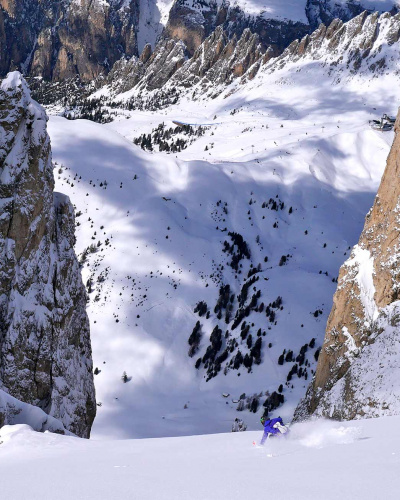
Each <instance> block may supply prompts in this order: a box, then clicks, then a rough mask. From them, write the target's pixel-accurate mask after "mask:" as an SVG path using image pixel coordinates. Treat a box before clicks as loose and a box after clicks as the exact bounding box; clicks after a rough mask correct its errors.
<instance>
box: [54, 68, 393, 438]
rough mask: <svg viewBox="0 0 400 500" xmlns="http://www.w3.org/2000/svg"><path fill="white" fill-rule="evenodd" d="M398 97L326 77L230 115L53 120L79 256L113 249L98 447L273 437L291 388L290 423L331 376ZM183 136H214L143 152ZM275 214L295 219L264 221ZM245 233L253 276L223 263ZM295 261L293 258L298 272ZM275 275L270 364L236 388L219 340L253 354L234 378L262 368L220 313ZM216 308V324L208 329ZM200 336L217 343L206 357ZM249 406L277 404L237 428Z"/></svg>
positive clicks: (59, 176) (100, 295) (387, 81)
mask: <svg viewBox="0 0 400 500" xmlns="http://www.w3.org/2000/svg"><path fill="white" fill-rule="evenodd" d="M299 64H300V63H299ZM397 88H398V83H397V80H396V79H395V78H394V77H391V76H384V75H383V76H380V77H379V78H372V79H369V78H368V77H357V78H356V77H352V78H347V79H346V77H345V75H342V76H341V81H338V79H337V78H336V79H335V78H334V76H333V77H330V76H327V75H326V74H325V72H324V70H323V69H321V68H320V67H319V66H318V65H317V64H307V65H305V66H304V67H303V68H302V71H299V67H298V66H296V65H289V66H288V67H286V68H285V69H283V70H280V71H277V72H275V73H273V74H270V75H268V74H262V73H261V72H260V73H259V74H258V75H257V76H256V78H255V79H254V80H253V81H252V82H250V83H247V84H246V85H239V84H238V83H237V82H236V83H234V84H232V85H231V86H230V87H229V88H227V89H226V90H225V91H224V92H223V93H222V94H221V95H219V96H218V97H217V98H215V99H210V98H209V97H208V98H207V97H206V96H205V99H204V100H203V101H196V102H192V101H191V100H189V99H188V98H182V100H181V102H180V103H178V104H177V105H174V106H171V107H170V108H168V109H165V110H161V111H158V112H154V113H152V112H139V111H131V112H129V111H122V110H121V111H120V114H119V116H118V117H117V118H116V119H115V121H113V122H112V123H109V124H107V125H100V124H96V123H93V122H89V121H84V120H75V121H69V120H66V119H64V118H62V117H59V116H51V117H50V121H49V133H50V136H51V141H52V148H53V158H54V161H55V162H57V165H56V167H55V177H56V190H57V191H61V192H63V193H65V194H67V195H69V196H70V198H71V200H72V202H73V203H74V205H75V206H76V214H77V219H76V220H77V224H78V226H77V244H76V251H77V253H78V254H81V255H82V253H83V252H84V251H85V249H87V248H88V247H89V246H90V245H92V244H93V245H95V248H94V250H96V251H95V253H90V252H89V253H87V252H86V253H87V258H86V261H85V263H84V266H83V277H84V282H85V283H88V285H89V292H90V293H89V296H90V302H89V305H88V313H89V317H90V320H91V332H92V344H93V356H94V366H95V367H97V368H98V371H99V373H98V374H97V375H96V376H95V383H96V390H97V401H98V414H97V418H96V420H95V423H94V427H93V436H94V437H96V438H98V437H107V438H110V437H117V438H136V437H139V438H145V437H164V436H182V435H193V434H205V433H216V432H229V431H230V430H231V426H232V422H233V420H234V418H235V417H240V418H242V419H243V420H244V421H245V423H246V424H247V426H248V429H249V430H251V429H257V428H258V426H259V418H260V415H261V413H262V411H263V407H262V404H263V402H264V400H265V392H266V391H268V392H269V393H270V394H271V393H272V392H273V391H277V390H278V386H279V385H280V384H282V385H283V392H282V393H283V395H284V397H285V403H284V405H283V406H281V407H280V408H278V410H276V413H275V415H277V414H280V415H281V416H282V417H283V418H284V419H286V420H290V418H291V417H292V414H293V411H294V408H295V406H296V405H297V403H298V401H299V399H300V397H302V396H303V395H304V392H305V389H306V387H307V385H308V383H309V382H310V380H311V377H312V370H314V369H315V366H316V361H315V353H316V350H317V349H318V348H319V347H320V346H321V344H322V341H323V337H324V330H325V325H326V320H327V316H328V314H329V312H330V309H331V305H332V296H333V293H334V291H335V288H336V283H335V278H336V277H337V275H338V270H339V267H340V265H341V264H342V263H343V262H344V261H345V259H346V258H347V256H348V254H349V247H351V246H352V245H354V244H355V243H356V242H357V240H358V237H359V234H360V232H361V229H362V226H363V222H364V217H365V215H366V213H367V212H368V210H369V208H370V207H371V205H372V203H373V199H374V196H375V194H376V191H377V188H378V185H379V182H380V178H381V175H382V172H383V169H384V167H385V162H386V157H387V154H388V152H389V149H390V145H391V143H392V140H393V133H392V132H387V133H380V132H377V131H373V130H371V129H370V127H369V125H368V120H369V119H371V118H377V117H378V118H379V117H380V116H381V115H382V113H384V112H386V113H389V114H396V111H397V103H398V97H397ZM172 120H181V121H184V122H188V123H201V124H207V125H208V127H207V130H206V132H205V134H204V135H203V136H202V137H200V138H197V139H196V140H195V141H194V142H193V143H192V144H191V145H190V146H189V147H188V148H187V149H185V150H183V151H182V152H181V153H176V154H166V153H158V152H147V151H142V150H141V149H140V148H139V147H138V146H136V145H134V144H133V142H132V141H133V139H134V138H136V137H138V136H140V135H141V134H143V133H150V132H151V130H152V129H153V128H155V127H157V126H158V125H159V124H160V123H165V125H166V126H167V127H174V125H173V123H172ZM271 198H272V199H274V200H278V201H282V202H284V208H282V210H278V211H275V210H271V209H270V208H268V207H265V205H264V208H263V204H264V203H266V202H268V201H269V200H270V199H271ZM225 204H226V205H225ZM224 207H226V210H225V211H224ZM290 207H292V210H291V211H290ZM228 231H235V232H238V233H240V234H241V235H242V236H243V238H244V240H245V241H246V242H247V244H248V248H249V249H250V251H251V258H250V259H243V260H242V261H241V264H242V265H243V267H242V269H240V271H241V273H237V272H236V271H234V270H233V269H232V268H231V267H229V265H228V264H229V261H230V259H231V257H230V256H229V255H227V254H226V253H224V252H223V251H222V249H223V244H224V241H225V240H228V241H229V237H228ZM98 242H100V246H99V247H97V245H98ZM282 256H289V257H287V261H286V263H285V265H282V266H280V265H279V264H280V262H281V258H282ZM265 257H268V261H267V262H265ZM259 264H260V268H261V271H260V272H259V273H257V276H258V277H259V280H258V281H257V283H256V284H255V286H256V287H257V288H256V290H259V291H260V293H261V298H259V299H258V304H260V301H262V302H263V303H264V304H265V306H266V305H267V304H268V303H271V302H273V301H275V300H276V299H277V297H278V296H280V297H282V301H283V302H282V303H283V310H276V317H275V320H274V321H272V322H271V321H270V320H269V319H268V318H267V317H266V316H265V313H263V314H260V313H259V312H253V311H252V312H251V314H250V316H249V318H246V320H247V321H248V323H250V324H251V325H253V324H254V326H252V327H251V332H252V335H253V342H254V340H255V339H257V336H256V332H257V330H258V329H259V328H261V329H262V331H263V332H265V336H262V340H263V344H262V354H261V358H262V362H261V364H260V365H255V364H253V366H252V370H251V373H248V370H247V369H246V368H244V367H243V365H242V366H241V367H240V368H239V369H238V370H235V369H232V367H231V368H230V369H229V370H227V373H226V375H224V370H223V368H224V366H225V364H223V366H222V370H221V371H220V372H219V373H218V375H217V376H216V377H215V378H212V379H211V380H209V381H208V382H206V370H205V369H204V368H203V365H201V367H200V369H198V370H197V369H196V368H195V366H194V365H195V362H196V360H197V359H198V357H199V356H200V357H201V356H203V355H204V353H205V351H206V348H207V345H208V344H209V336H210V334H211V331H212V329H213V328H214V327H215V326H216V325H219V326H220V328H221V329H222V331H223V332H224V333H225V331H226V330H229V331H230V332H231V333H230V339H236V341H237V343H238V346H237V347H236V348H235V351H234V352H233V354H232V355H231V356H230V357H229V358H228V360H227V362H229V361H230V359H232V358H233V357H234V356H236V354H237V352H238V350H241V352H242V354H243V356H244V354H245V353H246V352H248V348H247V345H246V341H245V340H242V339H241V337H240V332H241V330H240V327H238V328H236V329H235V330H232V331H231V330H230V328H231V327H232V321H233V318H231V320H230V323H229V325H227V324H225V321H224V318H222V319H221V320H218V318H217V316H216V315H215V314H214V312H213V310H214V306H215V304H216V301H217V299H218V293H219V288H220V286H221V285H222V284H229V285H230V287H231V292H233V293H234V294H235V295H238V294H239V293H240V291H241V288H242V286H243V283H244V282H245V281H246V277H247V274H248V271H249V270H250V269H251V266H253V269H254V268H256V267H257V266H258V265H259ZM250 297H251V295H250V296H249V299H248V301H250ZM236 300H237V299H236V298H235V301H234V304H235V309H234V311H233V313H235V310H236V307H237V303H236ZM199 301H206V303H207V305H208V309H209V311H210V313H211V315H210V317H209V319H206V317H205V316H203V317H201V318H199V316H198V315H197V314H195V313H194V311H193V310H194V307H195V306H196V304H197V303H198V302H199ZM197 320H200V321H201V324H202V332H203V335H202V340H201V344H200V350H199V352H198V353H197V354H196V355H195V356H194V357H193V358H190V357H189V356H188V349H189V344H188V338H189V336H190V334H191V332H192V330H193V328H194V326H195V324H196V321H197ZM313 338H314V339H315V345H314V347H313V348H310V347H309V348H308V350H307V353H306V359H307V363H306V365H307V379H306V377H305V376H304V374H303V375H302V377H300V378H299V377H297V375H295V376H293V378H292V380H291V381H289V382H288V383H286V380H287V375H288V372H289V371H290V370H291V368H292V367H293V365H294V362H285V363H284V364H283V365H279V364H278V358H279V356H280V355H281V354H282V352H283V350H284V349H286V352H287V351H288V350H289V349H290V350H293V352H294V355H295V356H296V354H298V353H299V350H300V348H301V347H302V346H303V345H304V344H306V343H308V344H309V343H310V341H311V339H313ZM227 342H228V341H226V340H225V339H223V347H222V349H221V352H222V350H223V349H224V348H225V345H226V343H227ZM123 372H126V374H127V377H128V382H127V383H123V382H122V381H121V376H122V374H123ZM242 393H246V395H247V396H251V395H253V394H261V397H260V401H259V402H260V406H259V409H258V411H257V413H256V414H254V413H251V412H249V411H243V412H240V413H239V412H237V411H236V407H237V400H238V399H239V396H240V395H241V394H242ZM223 394H225V396H226V395H229V396H227V397H224V396H223Z"/></svg>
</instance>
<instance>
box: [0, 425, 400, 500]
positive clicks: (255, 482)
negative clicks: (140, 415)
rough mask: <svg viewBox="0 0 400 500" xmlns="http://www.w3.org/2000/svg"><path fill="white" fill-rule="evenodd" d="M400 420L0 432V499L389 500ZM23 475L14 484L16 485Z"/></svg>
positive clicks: (398, 483)
mask: <svg viewBox="0 0 400 500" xmlns="http://www.w3.org/2000/svg"><path fill="white" fill-rule="evenodd" d="M399 425H400V417H387V418H377V419H370V420H362V421H351V422H345V423H339V422H332V421H318V422H315V423H305V424H296V425H294V426H293V427H292V429H291V434H290V435H289V437H288V438H286V439H280V440H275V441H273V440H270V441H267V444H266V445H265V446H264V447H259V446H254V445H253V441H256V442H258V441H259V439H260V437H261V432H244V433H233V434H218V435H215V434H214V435H204V436H190V437H179V438H163V439H143V440H122V441H111V440H110V441H109V440H102V441H96V440H90V441H87V440H83V439H78V438H73V437H65V436H59V435H55V434H50V433H45V434H40V433H37V432H33V431H32V430H31V429H30V428H29V427H28V426H25V425H18V426H5V427H3V428H2V429H1V430H0V474H1V481H0V497H1V498H4V499H8V500H26V499H27V498H29V499H30V500H54V499H57V500H71V499H72V498H73V499H75V500H83V499H84V500H103V499H104V500H105V499H107V500H110V499H118V500H128V499H129V500H154V499H158V500H188V499H190V500H222V499H229V500H239V499H243V498H269V499H274V500H281V499H282V500H288V499H295V498H296V499H298V500H303V499H304V500H317V499H318V500H320V499H324V500H337V499H338V498H340V499H341V500H347V499H348V500H350V499H351V500H358V499H363V500H378V499H379V500H381V499H385V500H392V499H393V500H394V499H397V498H399V493H398V492H399V488H400V476H399V474H398V471H399V467H400V434H399V433H398V432H397V431H396V429H398V427H399ZM22 478H23V481H22V480H21V479H22Z"/></svg>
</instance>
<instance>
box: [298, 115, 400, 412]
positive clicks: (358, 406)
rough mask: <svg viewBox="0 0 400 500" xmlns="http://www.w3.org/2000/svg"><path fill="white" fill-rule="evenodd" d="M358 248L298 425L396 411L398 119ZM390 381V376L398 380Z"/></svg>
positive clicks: (399, 369) (399, 399) (399, 356)
mask: <svg viewBox="0 0 400 500" xmlns="http://www.w3.org/2000/svg"><path fill="white" fill-rule="evenodd" d="M395 129H396V136H395V140H394V143H393V146H392V148H391V151H390V154H389V156H388V159H387V165H386V169H385V172H384V174H383V177H382V181H381V184H380V187H379V190H378V193H377V195H376V198H375V201H374V205H373V207H372V208H371V210H370V211H369V212H368V214H367V216H366V219H365V225H364V229H363V231H362V233H361V236H360V240H359V242H358V244H357V245H356V246H355V247H354V248H353V250H352V252H351V255H350V257H349V259H348V260H347V261H346V262H345V263H344V265H343V266H342V267H341V269H340V273H339V281H338V287H337V291H336V293H335V296H334V300H333V307H332V311H331V313H330V316H329V318H328V323H327V327H326V334H325V340H324V344H323V346H322V350H321V354H320V357H319V360H318V366H317V371H316V375H315V377H314V380H313V382H312V383H311V385H310V386H309V388H308V391H307V394H306V397H305V399H304V400H303V401H302V402H301V403H300V404H299V406H298V408H297V410H296V413H295V420H301V419H304V418H307V417H309V416H310V415H322V416H326V417H331V418H336V419H353V418H358V417H369V416H379V415H390V414H393V413H398V412H400V391H399V389H398V383H396V384H394V383H393V377H394V375H395V376H396V377H397V376H398V375H399V373H400V348H399V342H400V328H399V326H400V309H399V307H400V302H399V299H400V215H399V214H400V182H399V176H400V134H399V130H400V115H399V116H398V118H397V121H396V125H395ZM396 377H395V378H396Z"/></svg>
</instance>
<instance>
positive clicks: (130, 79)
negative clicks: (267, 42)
mask: <svg viewBox="0 0 400 500" xmlns="http://www.w3.org/2000/svg"><path fill="white" fill-rule="evenodd" d="M145 50H147V49H146V48H145ZM271 51H272V49H271ZM264 53H265V51H264V49H263V46H262V44H261V42H260V38H259V36H258V35H257V34H254V33H251V32H250V30H248V29H246V30H245V31H244V32H243V34H242V36H241V37H240V39H239V40H237V38H236V36H234V37H233V38H232V39H229V37H228V34H227V33H226V32H225V31H224V30H223V29H222V27H221V26H220V27H218V28H217V29H216V30H215V31H214V32H213V33H212V34H211V35H210V36H209V37H208V38H206V40H204V42H203V43H202V44H201V45H200V46H199V47H198V48H197V49H196V51H195V53H194V54H193V56H192V57H191V58H189V57H188V53H187V51H186V47H185V45H184V44H183V42H181V41H178V42H175V41H174V40H162V41H160V42H159V44H158V45H157V46H156V48H155V50H154V52H153V53H152V54H151V55H150V56H148V53H147V54H142V56H141V57H140V58H132V59H131V60H130V61H121V62H120V63H118V64H116V65H115V66H114V68H113V70H112V72H111V73H110V74H109V76H108V84H109V86H110V89H111V90H112V93H114V95H116V94H118V93H121V92H126V91H128V90H131V89H134V88H135V87H136V88H137V92H142V91H147V90H156V89H161V91H162V93H164V92H166V93H168V92H169V91H172V90H173V89H179V88H181V89H182V90H184V89H188V88H192V87H193V86H194V85H196V84H200V85H199V88H198V89H197V91H198V92H200V93H202V92H203V91H205V90H207V89H208V88H212V89H214V90H216V91H217V88H218V86H221V88H220V89H219V91H222V90H223V88H224V85H227V84H229V83H230V82H231V81H232V80H233V79H235V78H238V77H241V76H242V75H244V74H245V73H246V72H247V71H248V70H249V68H251V67H255V72H256V70H258V67H259V66H256V63H260V62H261V59H262V58H263V56H264ZM144 59H145V60H146V62H145V63H144V62H143V60H144ZM174 96H175V93H174ZM154 98H155V99H157V94H155V95H154Z"/></svg>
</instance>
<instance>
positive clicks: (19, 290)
mask: <svg viewBox="0 0 400 500" xmlns="http://www.w3.org/2000/svg"><path fill="white" fill-rule="evenodd" d="M46 122H47V117H46V113H45V111H44V110H43V108H42V107H41V106H39V104H37V103H36V102H35V101H33V100H32V99H31V97H30V93H29V90H28V87H27V85H26V82H25V81H24V79H23V78H22V77H21V75H20V73H18V72H14V73H10V74H9V75H8V76H7V78H5V79H4V80H3V81H2V82H1V88H0V148H1V149H0V262H1V270H0V389H2V390H3V391H5V392H7V393H8V394H10V395H11V396H13V397H15V398H17V399H19V400H20V401H23V402H25V403H29V404H33V405H35V406H39V407H40V408H41V409H42V410H43V411H44V412H45V413H47V414H48V415H50V416H52V417H55V418H57V419H59V420H60V421H61V422H62V423H63V425H64V426H65V428H67V429H68V430H70V431H71V432H73V433H75V434H78V435H80V436H85V437H87V436H89V433H90V428H91V424H92V422H93V419H94V416H95V413H96V411H95V409H96V405H95V395H94V386H93V375H92V361H91V346H90V335H89V322H88V318H87V315H86V293H85V289H84V287H83V284H82V279H81V275H80V270H79V265H78V261H77V259H76V256H75V253H74V244H75V234H74V230H75V228H74V211H73V208H72V205H71V203H70V201H69V199H68V198H67V197H66V196H64V195H62V194H59V193H54V192H53V189H54V178H53V166H52V158H51V148H50V140H49V137H48V135H47V130H46ZM0 413H1V409H0Z"/></svg>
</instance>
